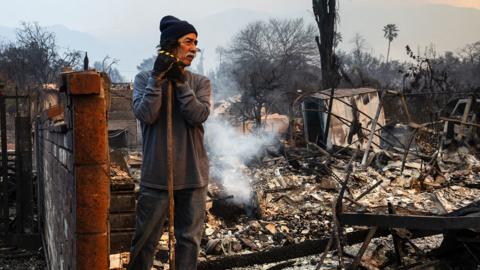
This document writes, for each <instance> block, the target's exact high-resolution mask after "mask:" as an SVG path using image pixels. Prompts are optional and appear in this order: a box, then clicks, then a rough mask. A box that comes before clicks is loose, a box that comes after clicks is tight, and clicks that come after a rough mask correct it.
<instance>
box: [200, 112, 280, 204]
mask: <svg viewBox="0 0 480 270" xmlns="http://www.w3.org/2000/svg"><path fill="white" fill-rule="evenodd" d="M274 136H275V135H274V134H272V133H268V134H267V133H263V134H243V133H242V132H241V130H240V129H237V128H235V127H233V126H232V125H231V124H230V123H228V122H227V121H226V120H225V119H223V118H222V117H220V116H216V115H212V116H210V118H209V119H208V121H207V122H206V124H205V141H206V145H207V149H208V152H209V158H210V167H211V170H210V173H211V176H212V177H213V178H215V179H218V180H219V182H220V183H221V184H222V185H223V187H224V188H225V191H226V192H227V194H228V195H233V196H234V197H233V201H234V202H236V203H248V202H249V199H250V196H251V192H252V187H251V183H252V181H251V179H250V177H249V176H248V175H247V173H246V169H247V167H246V165H245V164H247V163H248V162H249V161H251V160H252V159H253V158H254V157H255V156H256V155H258V154H260V152H261V151H262V150H263V149H264V146H266V145H269V144H272V142H273V139H274Z"/></svg>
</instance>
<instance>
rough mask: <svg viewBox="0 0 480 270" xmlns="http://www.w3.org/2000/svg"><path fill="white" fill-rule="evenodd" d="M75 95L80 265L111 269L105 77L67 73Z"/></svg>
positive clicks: (69, 88) (70, 91)
mask: <svg viewBox="0 0 480 270" xmlns="http://www.w3.org/2000/svg"><path fill="white" fill-rule="evenodd" d="M64 76H65V79H64V81H66V84H67V87H66V88H67V98H68V99H71V103H72V110H70V111H68V112H66V113H68V114H70V113H71V116H68V117H66V118H70V117H71V118H72V123H73V125H72V128H73V130H72V131H73V170H74V185H75V189H74V190H75V206H76V207H75V210H74V211H75V223H76V224H75V237H76V240H75V253H76V258H75V261H76V262H75V263H76V269H77V270H81V269H108V264H109V244H108V243H109V242H108V240H109V235H108V230H109V228H108V209H109V201H110V167H109V157H108V135H107V110H106V101H105V96H106V95H105V91H108V89H104V88H103V86H102V78H101V76H100V74H99V73H97V72H94V71H82V72H73V73H66V74H64ZM67 102H69V101H67Z"/></svg>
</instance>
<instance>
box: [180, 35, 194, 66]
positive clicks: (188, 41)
mask: <svg viewBox="0 0 480 270" xmlns="http://www.w3.org/2000/svg"><path fill="white" fill-rule="evenodd" d="M178 43H179V44H180V46H178V48H177V49H176V51H175V56H176V57H177V58H178V60H180V61H182V62H183V63H184V64H185V66H190V65H191V64H192V61H193V58H195V55H196V53H197V35H195V34H194V33H190V34H186V35H185V36H183V37H181V38H179V39H178Z"/></svg>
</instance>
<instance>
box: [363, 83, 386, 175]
mask: <svg viewBox="0 0 480 270" xmlns="http://www.w3.org/2000/svg"><path fill="white" fill-rule="evenodd" d="M383 96H384V94H383V89H382V90H380V93H378V99H379V101H378V107H377V112H376V113H375V117H374V118H373V120H372V127H371V129H370V134H369V135H368V142H367V146H366V147H365V152H364V153H363V158H362V168H365V167H366V165H367V159H368V153H369V152H370V147H371V146H372V141H373V136H374V134H375V128H376V126H377V122H378V118H379V117H380V112H381V111H382V105H383Z"/></svg>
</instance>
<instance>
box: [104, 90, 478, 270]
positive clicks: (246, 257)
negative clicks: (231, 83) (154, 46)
mask: <svg viewBox="0 0 480 270" xmlns="http://www.w3.org/2000/svg"><path fill="white" fill-rule="evenodd" d="M329 94H330V91H329V90H327V91H322V92H319V93H316V94H313V95H310V96H308V97H305V99H304V100H303V102H302V104H301V106H299V107H301V108H300V113H299V114H298V115H299V116H300V117H299V118H297V119H295V121H294V122H295V127H293V128H291V129H289V128H288V123H289V121H288V119H286V116H282V115H273V116H272V117H271V120H270V121H271V122H269V120H268V119H269V118H268V117H266V119H267V120H266V121H265V122H266V124H265V126H266V127H267V128H265V129H266V130H273V129H275V130H277V131H279V134H277V135H278V136H277V137H275V139H273V140H271V141H269V144H265V145H263V146H262V148H261V151H259V153H257V154H256V155H255V156H253V158H251V159H249V160H248V161H247V162H246V163H238V164H237V165H232V166H231V167H230V168H224V169H225V170H232V171H240V172H241V174H242V175H245V176H247V178H248V179H249V184H250V190H249V194H250V195H249V196H248V199H243V200H238V198H237V199H236V197H238V194H237V193H236V192H232V191H231V189H228V188H226V187H225V186H224V185H225V183H224V182H223V180H222V179H221V178H220V177H217V176H216V174H213V175H214V176H212V179H211V183H210V186H209V192H208V201H207V218H206V227H205V233H204V237H203V240H202V250H201V254H200V261H201V263H200V266H199V269H335V268H341V269H424V268H426V267H432V269H440V268H441V269H449V268H454V267H461V268H462V269H476V266H477V265H479V264H480V256H479V255H478V254H480V245H479V239H480V238H479V237H480V234H479V229H480V227H479V226H480V225H479V224H480V201H479V199H478V198H479V197H480V189H479V187H480V155H479V149H480V125H479V124H478V123H479V122H478V119H479V117H480V106H479V102H480V99H479V98H478V97H476V96H475V95H466V96H464V97H460V98H456V99H452V100H451V102H449V103H448V104H447V105H446V106H445V107H444V108H442V109H441V110H440V111H439V113H438V114H437V117H436V118H435V119H434V120H433V121H429V122H426V121H422V123H421V124H420V123H416V122H415V120H416V119H422V117H419V116H425V115H423V114H421V113H419V112H418V111H419V110H426V108H425V107H420V109H417V107H416V106H415V107H412V106H410V107H409V105H408V104H412V100H411V98H412V97H411V96H409V95H405V94H401V93H397V92H395V91H390V90H388V91H387V90H386V91H384V92H383V95H380V94H379V91H377V90H375V89H369V88H360V89H337V91H336V92H335V96H334V97H333V104H332V110H331V112H330V114H331V120H330V124H329V131H330V132H329V134H328V135H327V137H322V135H323V134H325V130H324V129H325V128H324V127H325V126H326V125H325V119H326V118H325V114H326V113H328V109H327V108H328V106H327V105H328V102H329V100H330V95H329ZM414 98H415V99H419V98H422V99H426V96H422V95H415V97H414ZM408 99H410V100H409V102H407V100H408ZM415 102H419V101H418V100H416V101H415ZM415 102H413V104H415ZM425 104H428V102H426V103H425ZM223 105H224V107H223V108H222V112H223V113H225V112H227V111H228V109H225V108H227V107H228V104H227V105H225V104H223ZM377 109H379V111H380V113H379V115H378V116H377V117H375V116H376V115H375V113H376V111H377ZM431 115H433V114H430V116H431ZM423 119H424V118H423ZM372 122H376V127H374V128H373V129H372ZM275 125H276V128H273V127H272V126H275ZM282 125H286V127H283V128H282ZM247 126H248V125H247ZM238 130H239V131H240V132H242V133H249V129H245V127H243V128H242V127H238ZM289 130H291V131H292V132H293V133H294V134H289ZM372 132H373V136H372V139H371V147H370V149H368V148H367V145H368V141H369V135H370V134H371V133H372ZM231 147H232V150H231V151H234V150H233V148H234V147H235V146H234V145H232V146H231ZM226 153H228V151H226ZM224 155H225V152H224ZM125 157H126V160H127V166H126V167H125V169H124V170H126V171H128V177H130V176H131V177H132V179H134V181H135V182H137V184H138V180H139V175H138V172H139V165H140V163H141V155H140V154H138V153H135V152H129V154H128V155H125ZM364 157H366V158H364ZM225 158H228V157H225V156H218V155H211V153H210V162H211V166H212V168H211V170H217V169H218V168H216V166H218V164H219V160H221V159H225ZM112 168H115V170H117V171H116V172H112V175H114V176H115V175H116V176H118V175H120V176H121V175H122V172H121V171H122V170H121V169H119V167H118V166H116V167H115V166H113V167H112ZM233 175H235V174H233ZM114 178H115V177H114ZM120 178H122V177H120ZM166 239H167V238H166V235H164V237H162V240H161V242H162V243H161V245H159V246H158V247H159V251H158V253H157V256H156V257H157V258H156V265H157V266H158V267H161V266H160V265H162V263H161V262H162V261H163V262H165V261H166V258H167V252H168V251H167V250H165V248H164V247H165V246H166ZM115 256H116V257H115V258H116V259H117V261H118V264H117V265H118V266H120V265H121V264H122V263H123V264H125V262H126V260H127V258H128V256H126V255H122V254H117V255H115ZM113 265H114V264H113ZM113 265H112V267H113Z"/></svg>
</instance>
